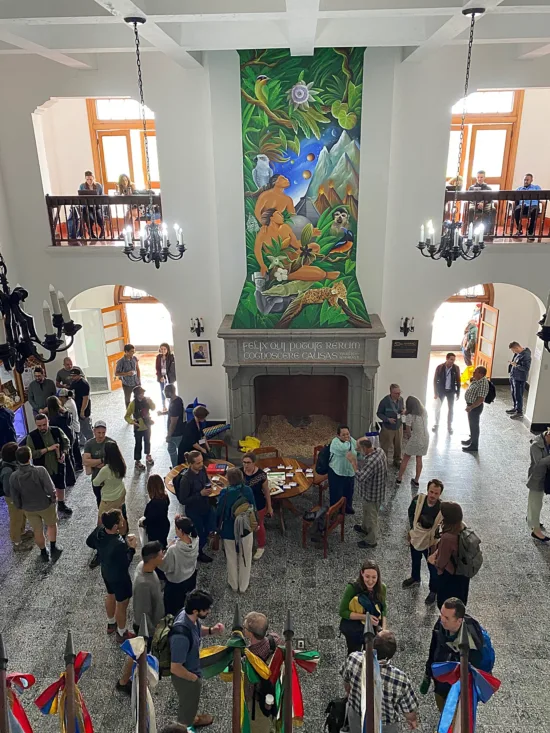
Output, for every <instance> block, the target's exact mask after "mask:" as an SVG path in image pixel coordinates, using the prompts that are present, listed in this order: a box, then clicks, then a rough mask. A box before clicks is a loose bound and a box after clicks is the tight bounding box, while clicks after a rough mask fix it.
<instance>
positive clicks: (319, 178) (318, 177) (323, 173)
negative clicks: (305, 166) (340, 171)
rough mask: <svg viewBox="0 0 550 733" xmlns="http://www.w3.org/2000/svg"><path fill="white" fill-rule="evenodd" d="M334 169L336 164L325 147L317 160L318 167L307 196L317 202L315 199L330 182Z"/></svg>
mask: <svg viewBox="0 0 550 733" xmlns="http://www.w3.org/2000/svg"><path fill="white" fill-rule="evenodd" d="M333 168H334V163H333V162H332V159H331V157H330V153H329V151H328V148H327V147H326V146H325V147H324V148H323V149H322V150H321V152H320V153H319V157H318V158H317V165H316V166H315V172H314V174H313V176H312V178H311V181H310V183H309V187H308V189H307V192H306V196H307V197H308V198H310V199H311V200H312V201H315V199H316V198H317V196H318V195H319V188H320V187H321V186H322V185H323V183H324V182H325V181H328V179H329V178H330V174H331V173H332V169H333ZM304 198H305V197H304Z"/></svg>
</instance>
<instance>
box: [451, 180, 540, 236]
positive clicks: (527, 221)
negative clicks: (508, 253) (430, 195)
mask: <svg viewBox="0 0 550 733" xmlns="http://www.w3.org/2000/svg"><path fill="white" fill-rule="evenodd" d="M454 196H455V194H454V191H446V192H445V215H444V217H443V218H444V220H447V221H449V220H450V219H451V217H452V209H453V200H454ZM549 203H550V190H547V189H545V190H543V191H463V192H461V193H459V194H458V206H457V214H456V219H457V221H461V222H462V233H463V234H467V232H468V226H469V225H470V223H473V225H474V229H475V227H476V226H477V225H478V224H483V227H484V230H485V234H484V239H485V241H486V242H502V241H524V242H542V241H550V207H549ZM547 217H548V218H547Z"/></svg>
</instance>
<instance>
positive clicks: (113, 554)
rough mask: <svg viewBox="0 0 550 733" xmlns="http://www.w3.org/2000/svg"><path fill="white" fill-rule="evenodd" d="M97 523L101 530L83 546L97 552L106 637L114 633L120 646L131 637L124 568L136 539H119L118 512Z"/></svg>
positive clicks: (128, 587) (129, 582) (112, 511)
mask: <svg viewBox="0 0 550 733" xmlns="http://www.w3.org/2000/svg"><path fill="white" fill-rule="evenodd" d="M101 522H102V524H101V526H99V527H96V528H95V529H94V531H93V532H92V533H91V534H90V535H89V537H88V539H87V540H86V544H87V545H88V547H91V548H92V549H94V550H97V553H98V555H99V564H100V565H101V575H102V577H103V582H104V583H105V588H106V589H107V598H106V599H105V610H106V611H107V633H108V634H114V633H115V632H116V640H117V642H118V643H119V644H122V642H123V641H126V639H132V638H133V637H134V636H135V634H133V633H132V632H131V631H128V629H127V628H126V616H127V612H128V604H129V602H130V598H131V597H132V579H131V578H130V573H129V572H128V568H129V567H130V563H131V562H132V559H133V557H134V554H135V552H136V547H137V538H136V537H135V535H133V534H129V535H127V536H126V539H125V538H124V537H121V536H120V529H121V527H122V526H123V520H122V513H121V511H120V510H119V509H110V510H109V511H108V512H104V514H102V515H101Z"/></svg>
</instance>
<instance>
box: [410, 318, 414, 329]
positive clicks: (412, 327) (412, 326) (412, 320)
mask: <svg viewBox="0 0 550 733" xmlns="http://www.w3.org/2000/svg"><path fill="white" fill-rule="evenodd" d="M409 325H410V327H411V331H412V330H413V329H414V316H412V317H411V322H410V324H409Z"/></svg>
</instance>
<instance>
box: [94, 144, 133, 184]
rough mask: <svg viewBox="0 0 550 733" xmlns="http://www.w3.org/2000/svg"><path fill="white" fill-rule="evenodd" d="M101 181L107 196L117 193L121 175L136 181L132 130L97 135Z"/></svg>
mask: <svg viewBox="0 0 550 733" xmlns="http://www.w3.org/2000/svg"><path fill="white" fill-rule="evenodd" d="M97 143H98V148H99V161H100V164H101V180H102V182H103V189H104V192H105V194H107V193H108V192H109V191H115V190H116V187H117V183H118V177H119V176H120V174H121V173H124V174H125V175H127V176H130V180H131V181H133V180H134V165H133V160H132V141H131V139H130V130H99V131H98V133H97Z"/></svg>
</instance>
